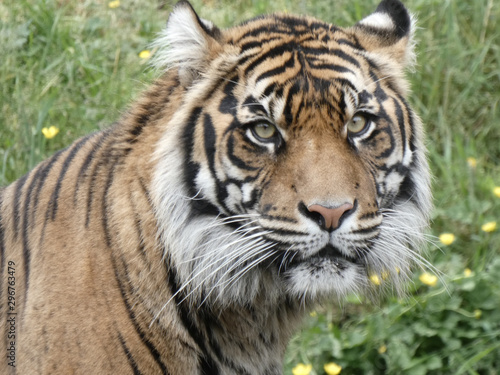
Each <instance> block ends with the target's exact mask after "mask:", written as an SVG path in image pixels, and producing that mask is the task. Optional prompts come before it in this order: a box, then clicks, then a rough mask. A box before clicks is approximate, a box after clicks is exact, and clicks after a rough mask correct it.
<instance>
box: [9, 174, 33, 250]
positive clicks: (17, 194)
mask: <svg viewBox="0 0 500 375" xmlns="http://www.w3.org/2000/svg"><path fill="white" fill-rule="evenodd" d="M28 175H29V173H27V174H25V175H24V176H23V177H21V178H20V179H19V180H17V182H16V184H15V187H14V189H15V190H14V208H13V210H12V225H13V227H14V240H16V239H17V235H18V233H19V223H20V222H21V215H20V214H19V206H20V201H21V194H22V190H23V186H24V184H25V183H26V180H27V178H28Z"/></svg>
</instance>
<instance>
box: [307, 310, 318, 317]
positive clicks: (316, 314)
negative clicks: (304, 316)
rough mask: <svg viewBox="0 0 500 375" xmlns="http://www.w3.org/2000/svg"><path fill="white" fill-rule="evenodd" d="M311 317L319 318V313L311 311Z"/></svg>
mask: <svg viewBox="0 0 500 375" xmlns="http://www.w3.org/2000/svg"><path fill="white" fill-rule="evenodd" d="M309 315H310V316H311V318H316V317H317V316H318V313H317V312H316V311H311V312H310V313H309Z"/></svg>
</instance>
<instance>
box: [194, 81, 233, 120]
mask: <svg viewBox="0 0 500 375" xmlns="http://www.w3.org/2000/svg"><path fill="white" fill-rule="evenodd" d="M237 84H238V81H237V80H236V79H231V80H230V81H228V82H227V83H226V85H225V86H224V90H223V92H224V98H223V99H222V100H221V101H220V105H219V111H220V112H221V113H228V114H230V115H233V116H235V117H236V110H237V107H238V100H237V99H236V97H235V96H234V94H233V91H234V88H235V87H236V85H237ZM199 109H200V111H201V108H199ZM198 116H199V114H198V115H197V117H198ZM194 120H197V119H194ZM190 121H191V119H190Z"/></svg>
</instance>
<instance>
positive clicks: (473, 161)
mask: <svg viewBox="0 0 500 375" xmlns="http://www.w3.org/2000/svg"><path fill="white" fill-rule="evenodd" d="M467 164H468V165H469V167H470V168H476V166H477V160H476V158H467Z"/></svg>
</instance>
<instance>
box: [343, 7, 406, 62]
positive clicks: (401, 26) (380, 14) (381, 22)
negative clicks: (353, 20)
mask: <svg viewBox="0 0 500 375" xmlns="http://www.w3.org/2000/svg"><path fill="white" fill-rule="evenodd" d="M414 29H415V21H414V19H413V18H412V16H411V15H410V13H409V12H408V10H407V9H406V8H405V6H404V5H403V4H402V3H401V2H400V1H399V0H384V1H382V2H381V3H380V4H379V5H378V7H377V9H376V10H375V12H373V13H372V14H370V15H369V16H367V17H365V18H364V19H362V20H361V21H359V22H358V23H357V24H356V25H354V26H353V27H352V28H351V30H352V31H353V32H354V34H355V35H356V36H357V38H358V40H359V43H360V44H361V45H362V46H363V48H364V49H365V50H367V51H371V52H375V53H377V54H380V55H384V56H385V57H388V58H389V59H391V60H392V61H395V62H396V63H398V64H399V65H401V66H403V67H408V66H410V67H411V66H412V65H413V64H414V60H415V55H414V51H413V50H414V42H413V32H414Z"/></svg>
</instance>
